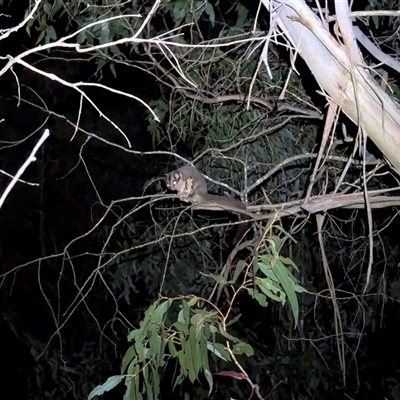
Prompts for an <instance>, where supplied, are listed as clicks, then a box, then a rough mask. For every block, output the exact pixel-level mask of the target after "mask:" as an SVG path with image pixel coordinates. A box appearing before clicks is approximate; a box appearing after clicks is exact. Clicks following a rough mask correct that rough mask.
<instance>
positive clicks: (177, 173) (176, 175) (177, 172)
mask: <svg viewBox="0 0 400 400" xmlns="http://www.w3.org/2000/svg"><path fill="white" fill-rule="evenodd" d="M174 179H175V181H179V180H180V179H182V172H180V171H175V172H174Z"/></svg>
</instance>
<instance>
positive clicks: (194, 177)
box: [165, 165, 251, 244]
mask: <svg viewBox="0 0 400 400" xmlns="http://www.w3.org/2000/svg"><path fill="white" fill-rule="evenodd" d="M165 182H166V185H167V187H168V189H170V190H173V191H176V192H177V193H178V196H179V198H180V200H182V201H184V202H187V203H191V204H192V205H193V206H194V207H193V208H194V209H201V210H211V211H220V210H227V211H233V212H237V213H239V214H240V215H241V217H240V219H243V215H244V214H245V215H249V214H251V213H249V212H248V211H246V205H245V204H244V203H243V202H241V201H240V200H236V199H233V198H230V197H227V196H218V195H215V194H210V193H208V189H207V182H206V180H205V179H204V177H203V175H202V174H201V173H200V171H199V170H198V169H197V168H196V167H194V166H191V165H185V166H183V167H180V168H178V169H176V170H174V171H172V172H170V173H168V174H167V175H166V176H165ZM246 230H247V224H240V225H239V227H238V231H237V233H236V236H235V238H234V240H233V244H237V243H238V242H239V241H240V240H241V239H242V237H243V235H244V234H245V232H246Z"/></svg>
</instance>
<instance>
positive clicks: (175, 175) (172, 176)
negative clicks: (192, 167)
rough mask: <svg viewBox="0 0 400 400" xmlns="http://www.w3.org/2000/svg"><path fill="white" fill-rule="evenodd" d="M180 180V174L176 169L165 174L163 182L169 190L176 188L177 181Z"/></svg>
mask: <svg viewBox="0 0 400 400" xmlns="http://www.w3.org/2000/svg"><path fill="white" fill-rule="evenodd" d="M181 180H182V174H181V173H179V172H178V171H173V172H170V173H169V174H167V175H166V176H165V183H166V185H167V188H168V189H170V190H177V186H179V182H180V181H181Z"/></svg>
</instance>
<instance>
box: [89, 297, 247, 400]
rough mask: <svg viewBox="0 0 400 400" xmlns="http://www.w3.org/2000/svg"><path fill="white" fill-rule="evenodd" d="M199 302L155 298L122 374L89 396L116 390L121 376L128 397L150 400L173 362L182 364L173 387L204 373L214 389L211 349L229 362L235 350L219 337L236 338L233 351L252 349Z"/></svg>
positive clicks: (134, 334) (132, 337)
mask: <svg viewBox="0 0 400 400" xmlns="http://www.w3.org/2000/svg"><path fill="white" fill-rule="evenodd" d="M199 303H202V300H201V299H199V298H196V297H191V298H182V299H177V300H169V299H168V300H165V299H159V300H157V301H155V302H154V303H153V304H152V305H151V306H150V307H149V308H148V309H147V311H146V313H145V316H144V319H143V320H142V321H141V322H140V327H139V328H138V329H135V330H133V331H132V332H131V333H130V334H129V335H128V340H129V341H130V342H133V344H132V345H131V347H129V349H128V350H127V352H126V354H125V356H124V358H123V360H122V365H121V375H117V376H113V377H110V378H109V379H108V380H107V381H106V382H105V383H104V384H102V385H99V386H97V387H96V388H95V389H93V390H92V392H91V393H90V395H89V399H92V398H93V397H94V396H100V395H102V394H104V393H105V392H107V391H109V390H111V389H113V388H114V387H115V386H117V385H118V384H119V383H121V382H122V381H123V380H124V382H125V386H126V393H125V396H124V399H126V400H128V399H130V400H131V399H141V398H143V396H144V395H145V396H146V398H147V399H149V400H152V399H157V398H158V395H159V393H160V386H159V385H160V379H161V374H162V368H163V367H164V366H165V365H166V362H167V361H168V362H169V363H171V362H172V360H175V361H176V362H177V364H178V369H177V376H176V377H175V380H174V386H176V385H178V384H180V383H182V382H183V380H184V379H186V378H187V379H189V381H190V382H192V383H194V382H195V381H196V380H197V379H200V376H201V375H203V376H204V377H205V378H206V381H207V383H208V386H209V393H211V391H212V389H213V378H212V374H211V370H210V366H209V356H208V352H211V353H212V354H214V355H215V356H216V357H218V358H220V359H221V360H224V361H230V360H231V353H230V352H229V351H228V350H227V348H226V347H225V346H224V345H223V344H222V343H219V342H217V340H218V337H220V336H221V337H225V338H228V339H229V340H233V341H234V342H235V343H234V345H233V348H232V354H236V355H242V354H244V355H246V356H247V357H251V356H253V355H254V351H253V349H252V347H251V346H250V345H249V344H248V343H245V342H241V341H239V340H238V339H236V338H234V337H233V336H232V335H229V334H228V333H227V332H226V328H225V327H224V325H223V324H222V321H221V315H220V313H219V312H218V311H216V310H213V311H207V310H205V309H204V308H199V307H198V305H199ZM176 305H178V309H179V311H178V310H177V309H176ZM219 334H220V335H219Z"/></svg>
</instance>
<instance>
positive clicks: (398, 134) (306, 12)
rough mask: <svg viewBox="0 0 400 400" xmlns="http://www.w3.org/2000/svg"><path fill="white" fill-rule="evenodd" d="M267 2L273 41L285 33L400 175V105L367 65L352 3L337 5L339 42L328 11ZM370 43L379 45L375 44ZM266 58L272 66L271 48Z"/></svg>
mask: <svg viewBox="0 0 400 400" xmlns="http://www.w3.org/2000/svg"><path fill="white" fill-rule="evenodd" d="M261 2H262V4H263V5H264V6H265V7H266V8H267V9H268V10H269V12H270V15H271V28H270V35H271V39H272V38H273V35H274V34H275V33H282V32H283V34H284V36H285V37H286V38H287V40H288V45H289V44H290V47H291V52H292V54H295V55H296V53H298V54H299V55H300V56H301V57H302V58H303V59H304V61H305V62H306V63H307V65H308V67H309V68H310V70H311V72H312V74H313V76H314V77H315V79H316V81H317V82H318V84H319V86H320V87H321V91H322V92H324V94H325V96H326V98H327V100H328V101H332V102H333V103H335V104H336V105H338V106H339V107H340V108H341V109H342V111H343V112H344V113H345V114H346V115H347V116H348V117H349V118H350V119H351V120H352V121H353V122H354V123H356V124H357V125H358V126H359V127H360V128H362V130H363V132H364V133H365V134H366V135H367V136H368V137H369V138H370V139H371V140H372V141H373V142H374V143H375V144H376V145H377V146H378V147H379V149H380V150H381V151H382V153H383V154H384V155H385V157H386V158H387V160H388V161H389V162H390V163H391V164H392V165H393V167H394V168H395V169H396V170H397V172H398V173H399V172H400V107H399V106H398V104H397V103H395V102H394V101H393V100H392V99H391V98H390V97H389V95H388V94H387V93H386V92H385V91H384V90H383V89H382V88H381V87H380V86H379V85H378V84H377V82H376V81H375V79H374V78H373V77H372V75H371V74H370V70H369V69H368V68H367V66H366V65H365V64H364V63H363V60H362V57H361V53H360V51H359V49H358V46H357V42H356V35H357V37H358V39H359V40H361V38H360V37H361V35H360V34H361V32H360V31H359V29H358V28H356V27H353V26H352V22H351V17H350V16H349V10H348V3H347V0H345V1H343V0H336V1H335V9H336V15H337V17H338V20H337V23H338V30H340V37H339V40H338V39H336V38H335V37H333V36H332V35H331V34H330V32H329V30H328V26H327V23H326V22H325V21H324V20H323V18H324V15H320V16H318V15H317V14H323V13H324V11H323V10H322V11H321V12H318V13H317V14H316V13H315V12H314V11H312V10H311V9H310V8H309V7H308V6H307V5H306V4H305V2H304V1H303V0H291V1H276V0H261ZM278 28H279V30H280V32H278ZM362 39H363V40H365V36H364V37H363V38H362ZM369 45H370V46H371V45H372V46H373V47H375V46H374V45H373V44H372V43H371V42H370V43H369ZM266 46H268V43H266ZM376 50H377V52H378V49H376ZM263 54H264V58H263V61H264V62H265V63H266V64H267V65H268V52H267V50H265V51H264V53H263ZM376 54H377V53H375V54H374V55H375V56H376ZM385 57H386V59H385V60H382V62H383V63H385V64H388V65H390V66H391V67H392V68H395V69H396V70H399V69H400V66H399V64H398V62H397V61H396V60H394V59H391V58H390V57H389V56H387V55H386V56H385ZM386 61H388V62H386Z"/></svg>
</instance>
